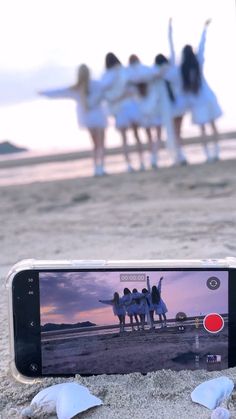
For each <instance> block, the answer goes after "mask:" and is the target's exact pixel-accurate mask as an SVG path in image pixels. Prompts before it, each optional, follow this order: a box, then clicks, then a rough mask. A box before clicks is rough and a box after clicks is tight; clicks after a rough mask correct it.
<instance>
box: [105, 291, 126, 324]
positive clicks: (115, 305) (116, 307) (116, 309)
mask: <svg viewBox="0 0 236 419" xmlns="http://www.w3.org/2000/svg"><path fill="white" fill-rule="evenodd" d="M99 302H100V303H102V304H109V305H111V306H112V309H113V313H114V315H115V316H117V317H118V319H119V322H120V332H124V328H125V314H126V313H125V307H124V304H123V302H122V298H120V296H119V294H118V292H115V293H114V296H113V299H112V300H99Z"/></svg>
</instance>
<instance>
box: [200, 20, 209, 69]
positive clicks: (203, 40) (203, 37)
mask: <svg viewBox="0 0 236 419" xmlns="http://www.w3.org/2000/svg"><path fill="white" fill-rule="evenodd" d="M210 22H211V20H210V19H208V20H207V21H206V22H205V24H204V27H203V31H202V35H201V39H200V42H199V45H198V52H197V57H198V60H199V64H200V65H201V66H202V65H203V63H204V58H205V57H204V55H205V45H206V33H207V28H208V26H209V24H210Z"/></svg>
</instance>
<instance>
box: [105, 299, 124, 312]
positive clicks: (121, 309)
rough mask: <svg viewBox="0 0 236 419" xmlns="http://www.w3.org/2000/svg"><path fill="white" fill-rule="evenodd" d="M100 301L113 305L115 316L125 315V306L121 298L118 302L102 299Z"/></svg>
mask: <svg viewBox="0 0 236 419" xmlns="http://www.w3.org/2000/svg"><path fill="white" fill-rule="evenodd" d="M100 303H103V304H108V305H111V306H112V309H113V313H114V315H115V316H125V307H124V304H123V303H122V301H121V298H120V300H119V302H118V303H115V302H114V301H113V300H100Z"/></svg>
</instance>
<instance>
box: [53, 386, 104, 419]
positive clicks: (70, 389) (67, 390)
mask: <svg viewBox="0 0 236 419" xmlns="http://www.w3.org/2000/svg"><path fill="white" fill-rule="evenodd" d="M101 404H102V401H101V400H100V399H98V398H97V397H95V396H93V395H92V394H90V392H89V390H88V389H87V388H86V387H84V386H81V385H79V384H76V383H69V384H68V385H66V386H64V388H63V389H62V390H61V391H60V394H59V397H58V398H57V404H56V412H57V416H58V419H71V418H73V417H74V416H75V415H78V413H81V412H83V411H84V410H87V409H90V408H91V407H94V406H99V405H101Z"/></svg>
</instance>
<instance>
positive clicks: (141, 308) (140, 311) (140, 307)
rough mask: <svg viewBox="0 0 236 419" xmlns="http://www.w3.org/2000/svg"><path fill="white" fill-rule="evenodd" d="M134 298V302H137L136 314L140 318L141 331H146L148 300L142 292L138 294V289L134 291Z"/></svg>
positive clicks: (135, 306)
mask: <svg viewBox="0 0 236 419" xmlns="http://www.w3.org/2000/svg"><path fill="white" fill-rule="evenodd" d="M132 296H133V301H134V302H135V305H134V313H135V314H136V315H138V316H139V318H140V323H141V330H144V325H145V316H146V311H147V310H146V298H145V296H144V295H143V294H142V293H141V292H138V290H137V289H136V288H134V289H133V291H132ZM138 329H139V327H138Z"/></svg>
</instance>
